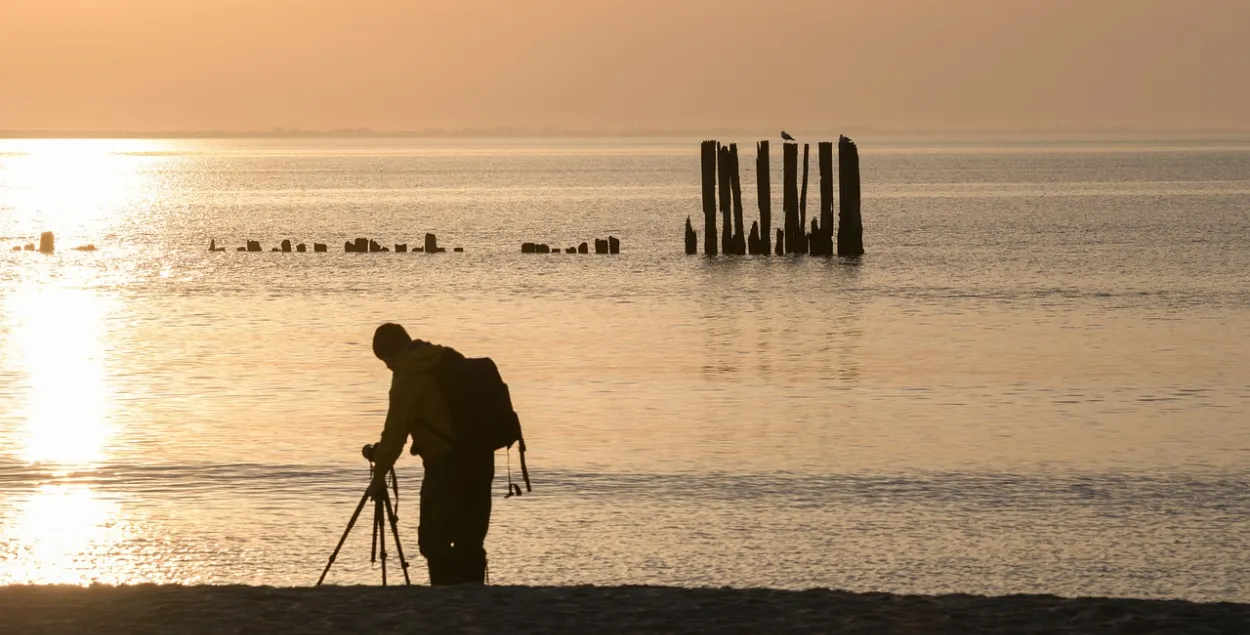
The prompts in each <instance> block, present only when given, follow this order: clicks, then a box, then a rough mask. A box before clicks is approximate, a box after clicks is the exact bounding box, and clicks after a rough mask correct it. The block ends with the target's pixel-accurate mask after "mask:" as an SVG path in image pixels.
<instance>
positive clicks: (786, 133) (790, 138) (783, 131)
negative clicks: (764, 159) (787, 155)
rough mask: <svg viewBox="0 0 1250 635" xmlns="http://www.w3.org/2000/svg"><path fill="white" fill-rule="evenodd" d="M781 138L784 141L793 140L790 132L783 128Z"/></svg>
mask: <svg viewBox="0 0 1250 635" xmlns="http://www.w3.org/2000/svg"><path fill="white" fill-rule="evenodd" d="M781 138H782V139H783V140H785V141H794V137H791V136H790V133H788V132H786V131H785V130H782V131H781Z"/></svg>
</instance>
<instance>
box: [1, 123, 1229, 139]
mask: <svg viewBox="0 0 1250 635" xmlns="http://www.w3.org/2000/svg"><path fill="white" fill-rule="evenodd" d="M850 128H851V129H852V132H854V133H855V134H857V135H862V134H867V135H875V136H905V135H914V136H942V135H957V136H1009V135H1042V136H1072V135H1099V136H1101V135H1132V136H1139V135H1165V136H1175V135H1223V136H1229V135H1250V128H1157V129H1153V128H1132V127H1083V128H1080V127H1073V128H1041V127H1021V128H877V127H862V128H859V127H854V126H851V127H850ZM798 130H802V129H798ZM755 132H758V130H750V129H746V128H741V127H725V128H699V129H683V128H655V129H611V128H602V129H590V128H588V129H571V128H520V127H494V128H458V129H444V128H430V129H418V130H373V129H371V128H332V129H303V128H285V127H276V128H272V129H269V130H248V129H235V130H220V129H206V130H107V129H104V130H99V129H15V130H0V139H196V138H202V139H247V138H255V139H266V138H268V139H274V138H310V139H311V138H400V139H402V138H492V137H494V138H499V137H505V138H524V137H537V138H543V137H553V138H589V137H617V138H645V137H674V138H676V137H685V138H690V137H700V138H713V137H714V136H716V135H740V136H742V135H750V134H753V133H755ZM846 132H847V131H846V130H842V131H838V130H835V129H830V128H823V129H817V130H812V131H806V132H803V133H802V134H803V135H804V136H827V135H835V136H836V135H840V134H845V133H846Z"/></svg>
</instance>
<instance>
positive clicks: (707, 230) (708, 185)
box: [577, 141, 719, 256]
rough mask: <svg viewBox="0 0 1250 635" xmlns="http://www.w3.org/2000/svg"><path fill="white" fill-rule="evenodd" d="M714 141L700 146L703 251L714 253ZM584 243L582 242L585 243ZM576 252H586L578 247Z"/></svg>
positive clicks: (708, 253)
mask: <svg viewBox="0 0 1250 635" xmlns="http://www.w3.org/2000/svg"><path fill="white" fill-rule="evenodd" d="M718 145H719V144H718V143H717V142H715V141H704V142H703V143H702V145H701V146H700V150H701V151H702V159H703V253H704V254H707V255H709V256H715V255H716V148H717V146H718ZM585 244H586V243H582V245H585ZM577 251H578V253H586V252H585V251H582V249H581V247H578V250H577Z"/></svg>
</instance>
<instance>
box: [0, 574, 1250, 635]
mask: <svg viewBox="0 0 1250 635" xmlns="http://www.w3.org/2000/svg"><path fill="white" fill-rule="evenodd" d="M0 632H2V633H5V634H6V635H8V634H20V633H304V634H309V635H313V634H316V633H972V634H976V633H1059V634H1063V633H1074V634H1075V633H1189V634H1197V635H1202V634H1206V633H1221V634H1230V635H1231V634H1240V633H1250V604H1232V603H1218V604H1199V603H1193V602H1185V601H1179V600H1174V601H1162V600H1130V599H1113V598H1079V599H1068V598H1060V597H1055V596H1024V595H1017V596H1006V597H979V596H969V595H943V596H915V595H891V594H884V593H868V594H862V593H848V592H843V591H829V590H824V589H816V590H810V591H778V590H770V589H683V588H668V587H589V586H580V587H503V586H492V587H476V588H474V587H460V588H439V589H431V588H429V587H411V588H403V587H390V588H379V587H323V588H320V589H316V588H275V587H246V586H155V585H139V586H120V587H110V586H93V587H88V588H82V587H70V586H10V587H3V588H0Z"/></svg>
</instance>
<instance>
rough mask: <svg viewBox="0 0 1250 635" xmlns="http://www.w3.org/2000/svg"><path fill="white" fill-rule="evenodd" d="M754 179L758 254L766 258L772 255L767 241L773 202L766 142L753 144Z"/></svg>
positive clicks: (770, 231) (770, 230)
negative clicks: (758, 217)
mask: <svg viewBox="0 0 1250 635" xmlns="http://www.w3.org/2000/svg"><path fill="white" fill-rule="evenodd" d="M755 152H756V157H755V178H756V181H757V182H758V183H757V185H758V188H759V197H760V201H759V203H760V241H761V243H760V245H759V247H760V249H759V252H760V253H761V254H764V255H765V256H767V255H768V254H769V253H772V246H771V245H770V244H769V241H771V240H772V238H773V233H772V222H773V218H772V217H773V212H772V210H773V201H772V196H773V193H772V183H770V182H769V179H770V177H769V167H768V142H767V141H761V142H759V143H757V144H755Z"/></svg>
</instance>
